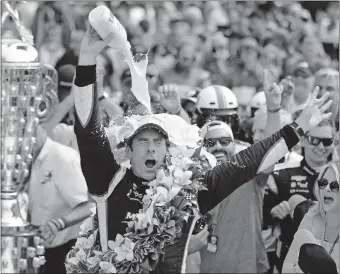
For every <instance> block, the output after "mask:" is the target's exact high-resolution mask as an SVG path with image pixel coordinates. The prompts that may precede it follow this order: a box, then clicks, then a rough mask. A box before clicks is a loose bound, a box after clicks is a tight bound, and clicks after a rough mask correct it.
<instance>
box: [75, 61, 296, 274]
mask: <svg viewBox="0 0 340 274" xmlns="http://www.w3.org/2000/svg"><path fill="white" fill-rule="evenodd" d="M95 81H96V66H95V65H92V66H77V69H76V78H75V81H74V85H73V89H74V92H75V106H76V120H75V126H74V130H75V134H76V136H77V141H78V147H79V153H80V157H81V167H82V171H83V174H84V177H85V179H86V182H87V185H88V189H89V192H90V194H91V195H92V197H93V198H94V200H95V201H96V203H97V214H98V218H99V232H100V244H101V246H102V248H103V246H105V245H107V241H108V240H115V237H116V235H117V234H118V233H120V234H122V235H123V234H125V232H126V228H127V224H126V223H124V222H123V221H124V220H125V219H126V218H127V217H129V216H127V213H128V212H132V213H136V212H138V210H139V209H141V208H142V199H143V195H144V194H145V190H146V188H147V186H145V185H143V184H142V182H143V181H145V180H143V179H142V178H139V177H137V176H136V175H135V174H134V173H133V172H132V170H131V169H127V168H125V167H123V166H120V165H118V164H117V162H116V161H115V159H114V156H113V153H112V150H111V146H110V140H109V138H108V137H107V134H106V131H105V128H104V126H103V125H102V124H101V121H100V117H99V109H98V99H97V90H96V84H95ZM298 141H299V138H298V135H297V134H296V132H295V131H294V129H293V127H291V126H290V125H287V126H285V127H284V128H283V129H281V130H280V131H278V132H276V133H275V134H273V135H271V136H270V137H268V138H267V139H265V140H263V141H261V142H259V143H257V144H255V145H253V146H251V147H249V148H247V149H245V150H243V151H241V152H240V153H238V154H236V155H235V156H233V157H232V158H231V159H230V160H229V161H227V162H224V163H222V164H220V165H218V166H216V167H215V168H213V169H212V170H210V171H208V172H206V174H205V176H204V183H205V184H206V186H207V188H208V190H207V191H200V192H199V194H198V204H199V208H200V211H201V213H202V214H205V213H207V212H208V211H209V210H211V209H212V208H214V207H215V206H216V205H217V204H219V203H220V202H221V201H222V200H224V199H225V198H226V197H228V196H229V195H230V194H231V193H232V192H233V191H234V190H236V189H237V188H238V187H240V186H241V185H243V184H245V183H246V182H248V181H249V180H250V179H252V178H253V177H254V176H255V175H256V174H258V173H260V172H261V171H263V170H265V169H267V168H268V167H270V166H271V165H273V164H274V163H275V162H277V161H278V160H279V159H280V158H282V157H283V156H284V155H285V154H286V153H287V152H288V151H289V150H290V149H291V148H292V147H293V146H294V145H296V144H297V143H298ZM186 227H188V226H185V227H183V229H182V237H181V238H180V239H176V241H175V243H174V244H173V245H169V246H167V247H166V249H165V254H164V258H162V259H161V260H159V263H158V264H157V266H156V269H155V272H156V273H163V272H166V273H169V272H172V273H179V272H180V271H181V265H182V263H183V262H182V257H183V253H184V248H185V244H186V241H187V239H188V237H190V235H189V233H188V231H189V230H187V229H186ZM189 227H190V226H189Z"/></svg>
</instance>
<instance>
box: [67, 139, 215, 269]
mask: <svg viewBox="0 0 340 274" xmlns="http://www.w3.org/2000/svg"><path fill="white" fill-rule="evenodd" d="M196 154H198V153H195V149H191V148H188V146H186V145H182V146H176V145H172V146H171V147H170V148H169V156H168V157H167V159H166V164H165V165H164V166H163V167H161V168H160V169H159V170H158V171H157V175H156V179H155V180H153V181H151V182H149V183H147V184H148V189H147V190H146V194H145V195H144V197H143V207H142V209H141V210H140V212H137V213H134V214H133V215H132V218H131V219H130V220H128V221H126V222H127V231H126V234H125V235H120V234H118V235H117V236H116V239H115V241H109V242H108V247H109V250H108V251H107V252H102V251H101V248H100V244H99V239H98V233H99V232H98V223H97V221H96V219H95V216H93V217H92V218H90V219H88V220H86V222H85V223H83V224H82V226H81V230H82V231H81V237H80V238H78V240H77V242H76V244H75V246H74V247H73V249H72V250H71V251H70V252H69V254H68V256H67V258H66V270H67V272H68V273H142V272H149V271H151V270H153V269H154V268H155V267H156V265H157V262H158V261H159V260H160V259H161V258H162V255H163V254H164V252H165V248H166V247H167V246H168V245H171V244H173V243H174V242H175V240H176V239H178V238H179V237H180V236H181V232H182V227H183V224H184V222H187V221H188V219H189V217H190V216H192V215H193V212H192V209H193V208H197V202H196V197H197V192H198V191H200V190H203V189H205V187H204V186H203V184H202V182H201V178H202V174H204V172H205V170H206V169H208V168H211V165H210V164H209V163H211V160H208V159H209V158H210V156H211V155H210V154H209V155H208V154H207V153H206V152H205V153H204V151H203V155H204V154H205V155H204V156H199V157H196V156H197V155H196ZM200 154H201V155H202V153H200ZM210 159H211V158H210Z"/></svg>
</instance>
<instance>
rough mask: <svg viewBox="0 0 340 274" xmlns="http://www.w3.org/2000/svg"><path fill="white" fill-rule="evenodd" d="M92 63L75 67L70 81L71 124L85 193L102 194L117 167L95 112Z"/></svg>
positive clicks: (97, 114)
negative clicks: (72, 100) (72, 104)
mask: <svg viewBox="0 0 340 274" xmlns="http://www.w3.org/2000/svg"><path fill="white" fill-rule="evenodd" d="M95 81H96V65H88V66H82V65H78V66H77V71H76V78H75V81H74V86H73V89H74V96H75V109H76V115H75V125H74V132H75V134H76V136H77V141H78V147H79V154H80V159H81V168H82V171H83V174H84V177H85V179H86V183H87V186H88V189H89V192H90V193H91V194H94V195H103V194H105V193H106V192H107V190H108V187H109V185H110V182H111V181H112V179H113V176H114V174H115V173H117V171H118V170H119V168H120V167H119V165H118V164H117V163H116V161H115V159H114V157H113V154H112V151H111V147H110V143H109V140H108V137H107V135H106V132H105V129H104V126H103V124H102V123H101V120H100V115H99V101H98V96H97V89H96V83H95Z"/></svg>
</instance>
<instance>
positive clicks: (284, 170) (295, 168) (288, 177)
mask: <svg viewBox="0 0 340 274" xmlns="http://www.w3.org/2000/svg"><path fill="white" fill-rule="evenodd" d="M318 175H319V174H318V173H317V172H316V171H315V170H314V169H312V168H311V167H310V166H308V164H307V163H306V161H305V159H302V161H301V162H293V163H291V162H289V161H288V162H285V163H282V164H277V165H276V166H275V168H274V171H273V173H272V176H273V178H274V181H275V183H276V186H277V188H278V193H277V194H276V193H273V192H272V191H270V190H268V189H267V190H266V192H265V196H264V202H263V215H264V226H265V227H264V229H268V228H269V227H274V226H275V224H279V225H280V228H281V235H280V238H279V240H280V241H281V242H282V248H281V250H280V256H279V258H277V260H276V261H277V264H276V266H277V268H278V270H279V271H281V269H282V265H283V262H284V259H285V257H286V255H287V252H288V250H289V247H290V245H291V243H292V241H293V238H294V234H295V232H296V231H297V229H298V224H295V223H294V222H293V219H292V218H291V216H290V215H289V216H287V217H285V218H284V219H283V220H281V221H279V220H276V219H274V218H273V217H272V216H271V214H270V211H271V210H272V209H273V208H274V207H275V206H277V205H278V204H280V203H281V202H283V201H288V200H289V199H290V197H292V196H293V195H295V194H298V195H301V196H303V197H305V198H306V199H307V200H311V201H313V200H316V198H315V196H314V192H313V188H314V184H315V181H316V179H317V178H318ZM308 204H312V203H309V202H308Z"/></svg>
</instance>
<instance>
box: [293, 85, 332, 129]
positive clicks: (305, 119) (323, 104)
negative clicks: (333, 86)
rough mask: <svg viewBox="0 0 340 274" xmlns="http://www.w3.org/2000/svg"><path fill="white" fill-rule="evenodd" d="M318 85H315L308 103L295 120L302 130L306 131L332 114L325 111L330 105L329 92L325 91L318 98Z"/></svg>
mask: <svg viewBox="0 0 340 274" xmlns="http://www.w3.org/2000/svg"><path fill="white" fill-rule="evenodd" d="M319 91H320V88H319V87H316V88H315V89H314V91H313V93H312V96H311V98H310V99H309V102H308V105H307V106H306V107H305V108H304V110H303V111H302V112H301V114H300V116H299V117H298V118H297V119H296V122H297V123H298V124H299V125H300V126H301V128H302V129H303V131H304V132H307V131H308V130H310V129H311V128H313V127H316V126H317V125H318V124H320V123H321V121H322V120H327V119H329V118H330V117H331V116H332V113H331V112H328V113H326V111H327V110H328V109H329V107H330V106H331V105H332V100H328V101H327V99H328V98H329V96H330V93H329V92H326V93H325V94H324V95H322V97H321V98H320V99H318V93H319Z"/></svg>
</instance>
